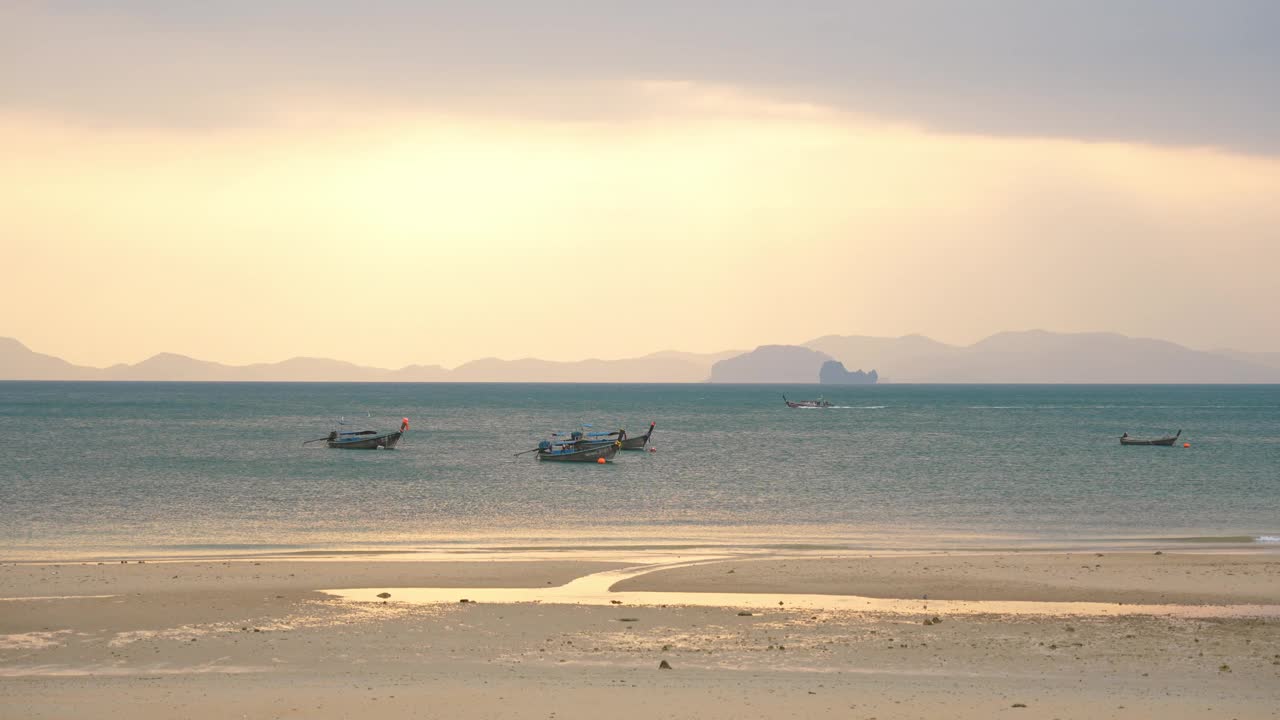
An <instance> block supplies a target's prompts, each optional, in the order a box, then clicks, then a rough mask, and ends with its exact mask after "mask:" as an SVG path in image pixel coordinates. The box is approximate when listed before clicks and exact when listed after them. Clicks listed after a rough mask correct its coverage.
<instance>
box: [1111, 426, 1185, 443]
mask: <svg viewBox="0 0 1280 720" xmlns="http://www.w3.org/2000/svg"><path fill="white" fill-rule="evenodd" d="M1181 435H1182V430H1178V432H1177V433H1176V434H1174V435H1165V436H1164V437H1158V438H1135V437H1129V433H1125V434H1123V435H1121V436H1120V444H1121V445H1163V446H1165V447H1172V446H1173V444H1174V443H1175V442H1177V441H1178V438H1179V437H1180V436H1181Z"/></svg>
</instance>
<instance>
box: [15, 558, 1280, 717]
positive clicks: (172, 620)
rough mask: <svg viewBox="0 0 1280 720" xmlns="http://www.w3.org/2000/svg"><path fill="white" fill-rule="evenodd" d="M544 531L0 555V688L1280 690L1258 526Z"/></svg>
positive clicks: (201, 695) (1098, 699)
mask: <svg viewBox="0 0 1280 720" xmlns="http://www.w3.org/2000/svg"><path fill="white" fill-rule="evenodd" d="M563 555H564V557H563V559H556V558H547V557H537V558H534V557H530V556H522V555H518V554H513V553H495V554H492V555H489V556H484V557H480V558H466V559H459V560H444V559H439V558H436V557H432V558H430V559H421V558H415V557H412V556H410V557H346V558H342V557H333V558H325V557H321V558H307V559H296V558H293V559H267V558H262V559H235V560H185V561H172V562H165V561H154V560H149V561H147V562H144V563H139V562H136V561H130V562H127V563H121V562H119V561H112V562H102V563H98V562H90V563H66V562H63V563H42V564H6V565H4V566H2V567H0V598H4V599H3V600H0V706H2V707H3V708H4V716H5V717H14V718H60V717H68V718H69V717H90V716H92V717H131V718H167V717H191V718H223V717H255V718H256V717H307V718H316V717H319V718H343V717H359V716H368V715H370V714H377V715H378V716H380V717H442V718H443V717H450V718H487V717H514V718H557V719H563V718H598V717H601V716H613V717H619V718H652V717H688V718H744V717H842V718H862V719H867V718H878V719H879V720H884V719H885V718H917V717H918V718H940V717H952V718H989V717H1014V718H1018V717H1026V718H1064V719H1065V718H1111V717H1114V718H1144V717H1160V718H1201V717H1213V718H1242V719H1243V718H1276V717H1280V555H1277V554H1276V553H1239V554H1229V553H1222V554H1206V553H1202V552H1173V551H1165V552H1163V553H1161V554H1154V553H1152V552H1149V551H1148V552H1127V553H1113V552H1101V553H1098V552H1092V551H1090V552H1074V553H1052V554H1045V553H1031V552H1025V553H1023V552H1019V553H1012V552H1009V553H988V554H973V555H960V554H921V555H901V556H875V557H868V556H866V555H865V554H862V555H854V554H844V555H824V556H816V555H790V556H783V555H774V554H761V553H753V554H739V553H723V554H720V555H719V556H718V555H715V554H712V553H707V554H705V555H692V554H691V555H688V556H675V555H665V556H664V555H657V554H653V555H648V556H646V555H644V554H643V553H630V554H623V553H616V554H615V555H616V557H612V558H610V557H607V555H608V553H597V554H586V553H579V554H574V553H563ZM432 589H435V590H432ZM380 593H387V594H389V597H387V598H380V597H378V595H379V594H380ZM463 599H466V600H469V602H465V603H464V602H461V600H463ZM663 661H666V662H667V664H669V665H670V669H669V670H668V669H660V668H659V664H660V663H661V662H663Z"/></svg>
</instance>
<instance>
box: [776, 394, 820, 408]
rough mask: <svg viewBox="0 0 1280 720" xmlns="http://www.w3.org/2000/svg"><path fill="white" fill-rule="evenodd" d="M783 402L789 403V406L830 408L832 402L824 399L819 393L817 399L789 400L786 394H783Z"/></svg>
mask: <svg viewBox="0 0 1280 720" xmlns="http://www.w3.org/2000/svg"><path fill="white" fill-rule="evenodd" d="M782 402H784V403H786V404H787V407H789V408H829V407H831V403H829V402H827V401H826V400H823V399H822V396H821V395H819V396H818V399H817V400H794V401H793V400H788V399H787V396H786V395H783V396H782Z"/></svg>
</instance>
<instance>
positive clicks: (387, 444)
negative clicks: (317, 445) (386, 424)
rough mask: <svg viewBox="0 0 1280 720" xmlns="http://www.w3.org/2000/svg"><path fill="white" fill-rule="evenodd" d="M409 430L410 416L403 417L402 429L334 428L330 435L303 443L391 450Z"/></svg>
mask: <svg viewBox="0 0 1280 720" xmlns="http://www.w3.org/2000/svg"><path fill="white" fill-rule="evenodd" d="M408 430H409V418H403V419H402V420H401V421H400V429H399V430H394V431H391V432H378V431H377V430H332V431H330V432H329V434H328V435H326V436H325V437H322V438H316V439H315V440H307V441H306V442H304V443H302V444H303V445H308V444H310V443H313V442H321V441H324V443H325V444H326V445H327V446H329V447H331V448H335V449H339V450H377V449H379V448H382V449H386V450H391V449H393V448H395V446H396V443H398V442H400V438H401V437H403V436H404V434H405V432H407V431H408Z"/></svg>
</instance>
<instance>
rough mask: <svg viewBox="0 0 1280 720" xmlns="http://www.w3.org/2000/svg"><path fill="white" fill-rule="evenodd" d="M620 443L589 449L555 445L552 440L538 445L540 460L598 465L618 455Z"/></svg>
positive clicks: (590, 447) (614, 442)
mask: <svg viewBox="0 0 1280 720" xmlns="http://www.w3.org/2000/svg"><path fill="white" fill-rule="evenodd" d="M619 445H621V443H620V442H618V441H617V440H614V441H613V442H611V443H609V444H608V445H592V446H588V447H577V446H575V445H573V444H569V445H553V444H552V443H551V441H550V440H543V441H542V442H540V443H538V459H539V460H549V461H553V462H593V463H598V462H600V460H602V459H603V460H604V461H606V462H608V461H609V460H611V459H613V456H614V455H617V454H618V446H619Z"/></svg>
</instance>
